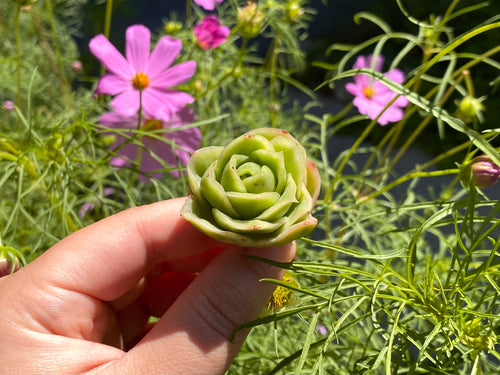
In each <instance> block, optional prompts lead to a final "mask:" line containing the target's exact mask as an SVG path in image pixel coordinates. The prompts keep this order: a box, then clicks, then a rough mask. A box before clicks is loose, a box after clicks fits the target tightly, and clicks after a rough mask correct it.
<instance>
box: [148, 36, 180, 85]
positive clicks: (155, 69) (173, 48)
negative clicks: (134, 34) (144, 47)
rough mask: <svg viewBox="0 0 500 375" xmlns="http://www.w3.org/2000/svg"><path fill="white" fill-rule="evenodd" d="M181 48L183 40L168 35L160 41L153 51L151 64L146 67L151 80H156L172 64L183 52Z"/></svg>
mask: <svg viewBox="0 0 500 375" xmlns="http://www.w3.org/2000/svg"><path fill="white" fill-rule="evenodd" d="M181 49H182V42H181V41H180V40H179V39H174V38H172V37H170V36H168V35H166V36H164V37H163V38H161V39H160V40H159V41H158V43H157V44H156V46H155V48H154V49H153V52H151V57H150V59H149V65H148V67H147V69H146V74H147V75H148V76H149V78H150V80H151V81H154V80H156V77H157V76H158V75H159V74H161V73H162V72H163V71H164V70H165V69H167V68H168V67H169V66H170V65H172V63H173V62H174V61H175V59H176V58H177V56H178V55H179V53H180V52H181Z"/></svg>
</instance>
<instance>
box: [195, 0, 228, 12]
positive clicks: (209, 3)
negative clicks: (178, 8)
mask: <svg viewBox="0 0 500 375" xmlns="http://www.w3.org/2000/svg"><path fill="white" fill-rule="evenodd" d="M223 1H224V0H194V2H195V3H196V4H198V5H199V6H200V7H202V8H204V9H206V10H214V9H215V3H218V4H220V3H222V2H223Z"/></svg>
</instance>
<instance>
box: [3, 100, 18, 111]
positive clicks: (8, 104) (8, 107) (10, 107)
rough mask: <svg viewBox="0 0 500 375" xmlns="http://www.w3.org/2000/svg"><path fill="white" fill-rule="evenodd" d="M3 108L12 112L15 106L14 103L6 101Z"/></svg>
mask: <svg viewBox="0 0 500 375" xmlns="http://www.w3.org/2000/svg"><path fill="white" fill-rule="evenodd" d="M3 107H4V108H5V109H6V110H7V111H12V110H13V109H14V108H15V107H16V105H15V104H14V102H13V101H12V100H6V101H4V102H3Z"/></svg>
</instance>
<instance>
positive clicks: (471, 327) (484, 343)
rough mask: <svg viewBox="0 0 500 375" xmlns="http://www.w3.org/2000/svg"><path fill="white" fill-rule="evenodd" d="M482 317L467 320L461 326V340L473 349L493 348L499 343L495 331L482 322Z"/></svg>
mask: <svg viewBox="0 0 500 375" xmlns="http://www.w3.org/2000/svg"><path fill="white" fill-rule="evenodd" d="M481 321H482V319H481V318H473V319H470V320H468V321H466V322H465V323H464V324H462V325H461V327H460V333H459V337H460V341H462V343H463V344H464V345H465V346H467V347H468V348H469V349H472V350H479V351H480V350H492V348H493V347H494V346H495V344H496V343H497V339H496V335H495V333H494V332H493V331H492V330H491V329H490V328H489V327H487V326H483V325H482V324H481Z"/></svg>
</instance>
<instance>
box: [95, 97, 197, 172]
mask: <svg viewBox="0 0 500 375" xmlns="http://www.w3.org/2000/svg"><path fill="white" fill-rule="evenodd" d="M194 120H195V115H194V112H193V110H192V109H191V108H189V107H184V108H183V109H182V110H180V111H179V112H176V113H175V114H173V115H172V116H171V118H170V120H169V121H165V120H162V119H160V118H159V117H150V116H148V115H146V114H143V116H142V117H141V130H142V131H145V132H147V131H155V132H154V136H153V133H152V136H148V135H144V136H142V137H141V142H139V144H142V146H143V147H141V146H140V145H139V144H138V143H136V142H126V140H127V138H126V137H124V136H118V139H117V140H116V142H115V144H114V145H113V148H114V149H116V153H117V155H118V156H116V157H114V158H112V159H111V164H112V165H113V166H115V167H123V166H127V165H130V163H131V162H133V161H136V160H138V156H140V166H139V170H140V171H141V172H142V173H144V174H148V176H149V178H154V179H159V178H161V176H162V175H163V173H162V172H161V170H162V169H164V165H163V164H162V163H161V162H160V160H164V161H165V162H166V163H167V164H169V165H171V166H173V167H177V166H178V165H186V164H187V162H188V160H189V157H190V153H192V152H193V151H195V150H196V149H197V148H198V147H199V146H200V141H201V132H200V130H199V129H198V128H188V129H181V130H175V128H177V127H179V126H183V125H187V124H189V123H191V122H193V121H194ZM137 121H138V118H137V115H131V116H126V115H124V114H122V113H118V112H109V113H105V114H103V115H102V116H101V117H100V118H99V123H101V124H102V125H104V126H107V127H109V128H120V129H121V128H130V129H136V128H137ZM160 129H165V130H166V131H165V132H164V133H162V132H158V130H160ZM127 136H129V137H132V133H129V134H127ZM158 137H160V138H158ZM161 138H164V139H165V140H167V141H170V142H172V143H174V144H175V146H173V145H171V143H169V142H166V141H163V140H162V139H161ZM124 142H125V143H124ZM147 150H149V151H147ZM139 153H140V155H139ZM171 174H172V175H173V176H176V177H178V176H179V172H178V171H172V172H171ZM140 178H141V180H143V181H149V179H148V178H147V177H145V176H142V175H141V176H140Z"/></svg>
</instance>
